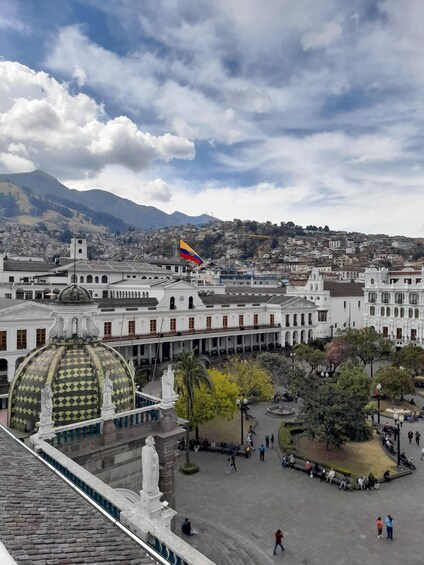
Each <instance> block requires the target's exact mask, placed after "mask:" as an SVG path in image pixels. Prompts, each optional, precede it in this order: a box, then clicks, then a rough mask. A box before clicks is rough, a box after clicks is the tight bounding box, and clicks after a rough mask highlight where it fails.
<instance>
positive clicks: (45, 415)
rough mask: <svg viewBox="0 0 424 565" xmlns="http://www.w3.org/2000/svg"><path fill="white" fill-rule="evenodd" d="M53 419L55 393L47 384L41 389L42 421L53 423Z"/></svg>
mask: <svg viewBox="0 0 424 565" xmlns="http://www.w3.org/2000/svg"><path fill="white" fill-rule="evenodd" d="M52 419H53V392H52V389H51V386H50V385H49V384H46V385H45V386H44V388H43V389H41V413H40V421H42V422H43V423H44V422H51V421H52Z"/></svg>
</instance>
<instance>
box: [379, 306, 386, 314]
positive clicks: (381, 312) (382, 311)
mask: <svg viewBox="0 0 424 565" xmlns="http://www.w3.org/2000/svg"><path fill="white" fill-rule="evenodd" d="M385 313H386V309H385V308H384V306H382V307H381V310H380V314H381V316H384V314H385Z"/></svg>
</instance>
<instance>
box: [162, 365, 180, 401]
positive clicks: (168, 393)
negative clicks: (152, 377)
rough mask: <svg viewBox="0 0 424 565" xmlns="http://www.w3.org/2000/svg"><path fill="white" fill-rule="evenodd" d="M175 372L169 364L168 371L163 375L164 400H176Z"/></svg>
mask: <svg viewBox="0 0 424 565" xmlns="http://www.w3.org/2000/svg"><path fill="white" fill-rule="evenodd" d="M174 381H175V374H174V371H173V370H172V365H168V368H167V369H166V371H164V372H163V375H162V400H172V401H175V399H176V396H177V395H176V394H175V391H174Z"/></svg>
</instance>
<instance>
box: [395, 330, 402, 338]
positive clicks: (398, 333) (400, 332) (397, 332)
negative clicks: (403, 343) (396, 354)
mask: <svg viewBox="0 0 424 565" xmlns="http://www.w3.org/2000/svg"><path fill="white" fill-rule="evenodd" d="M396 339H402V328H396Z"/></svg>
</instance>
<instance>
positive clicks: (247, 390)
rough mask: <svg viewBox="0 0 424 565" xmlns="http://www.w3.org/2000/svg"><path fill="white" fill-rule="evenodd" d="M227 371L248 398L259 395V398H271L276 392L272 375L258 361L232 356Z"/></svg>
mask: <svg viewBox="0 0 424 565" xmlns="http://www.w3.org/2000/svg"><path fill="white" fill-rule="evenodd" d="M226 372H227V374H228V376H229V378H230V380H231V382H233V383H235V384H236V385H237V386H238V387H239V390H240V391H241V393H242V394H244V395H245V396H246V397H247V399H249V397H257V398H258V399H259V400H269V399H270V398H272V396H273V394H274V386H273V384H272V382H271V377H270V375H269V373H268V372H267V371H265V370H264V369H263V368H262V367H261V366H260V365H259V363H258V362H257V361H253V360H251V359H250V360H249V362H247V361H246V360H243V359H240V357H232V358H231V359H230V361H229V362H228V365H227V369H226Z"/></svg>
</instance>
